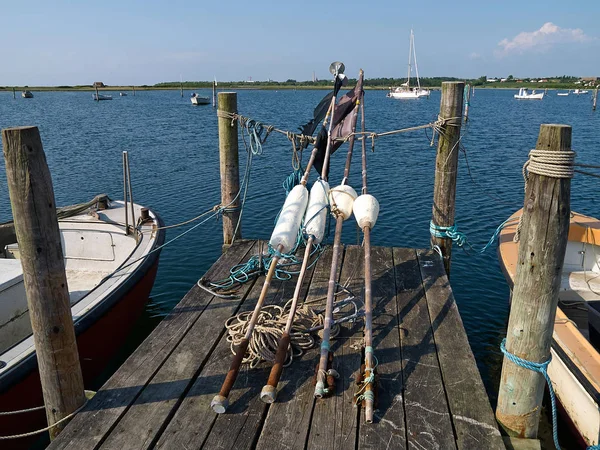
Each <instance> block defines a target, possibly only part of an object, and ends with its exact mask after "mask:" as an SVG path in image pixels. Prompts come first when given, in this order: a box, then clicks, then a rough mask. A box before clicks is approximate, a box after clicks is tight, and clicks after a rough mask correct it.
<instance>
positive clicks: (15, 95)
mask: <svg viewBox="0 0 600 450" xmlns="http://www.w3.org/2000/svg"><path fill="white" fill-rule="evenodd" d="M16 98H17V94H15V88H14V87H13V99H16Z"/></svg>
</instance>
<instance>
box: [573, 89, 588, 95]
mask: <svg viewBox="0 0 600 450" xmlns="http://www.w3.org/2000/svg"><path fill="white" fill-rule="evenodd" d="M588 92H589V91H586V90H585V89H575V90H574V91H573V94H575V95H583V94H587V93H588Z"/></svg>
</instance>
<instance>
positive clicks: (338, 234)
mask: <svg viewBox="0 0 600 450" xmlns="http://www.w3.org/2000/svg"><path fill="white" fill-rule="evenodd" d="M362 80H363V71H362V70H361V71H360V72H359V77H358V82H357V86H358V85H360V91H361V92H362ZM359 105H360V95H359V96H358V98H357V99H356V100H355V106H354V111H353V114H354V115H353V117H352V124H351V128H352V135H351V137H350V142H349V143H348V155H347V157H346V165H345V167H344V178H343V181H342V184H341V185H339V186H337V187H335V188H333V189H331V190H330V191H329V199H330V204H331V213H332V214H333V215H334V216H335V218H336V224H335V235H334V239H333V256H332V260H331V271H330V273H329V284H328V288H327V302H326V304H325V319H324V327H323V334H322V341H321V355H320V358H319V367H318V370H317V382H316V385H315V393H314V395H315V397H317V398H322V397H323V396H325V395H327V394H330V393H332V391H333V389H334V386H332V382H333V377H329V376H328V375H329V373H328V371H329V369H328V365H330V364H331V357H330V355H331V351H330V342H329V341H330V337H331V327H332V325H333V303H334V298H335V288H336V276H337V270H338V266H339V254H340V243H341V240H342V227H343V225H344V221H345V220H347V219H348V218H350V216H351V215H352V205H353V203H354V199H355V198H356V196H357V195H356V191H355V190H354V189H352V187H351V186H349V185H347V184H345V183H346V182H347V180H348V176H349V174H350V163H351V161H352V153H353V149H354V141H355V140H354V131H355V130H356V120H357V117H358V114H357V111H358V107H359ZM328 143H329V141H328ZM329 153H330V146H329V145H328V148H327V150H326V152H325V154H326V158H325V163H324V169H325V168H326V165H327V164H329V156H330V155H329ZM323 172H324V173H327V172H326V171H325V170H324V171H323ZM326 384H327V386H326Z"/></svg>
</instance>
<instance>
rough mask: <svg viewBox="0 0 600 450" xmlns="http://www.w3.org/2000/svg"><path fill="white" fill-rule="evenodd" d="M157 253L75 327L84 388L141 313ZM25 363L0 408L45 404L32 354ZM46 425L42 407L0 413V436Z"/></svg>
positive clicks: (5, 389)
mask: <svg viewBox="0 0 600 450" xmlns="http://www.w3.org/2000/svg"><path fill="white" fill-rule="evenodd" d="M158 253H159V252H156V253H153V254H152V255H150V256H149V257H148V259H150V258H152V261H150V262H149V264H148V265H147V268H146V270H145V271H143V273H141V274H140V276H138V277H137V279H136V280H133V279H132V280H131V282H130V283H129V286H125V287H126V288H128V289H125V290H126V292H122V291H121V292H118V291H115V292H114V293H112V295H111V296H109V297H107V298H106V299H105V300H104V301H105V302H107V303H112V304H113V306H112V307H110V309H109V310H108V311H105V312H104V314H102V315H101V316H100V317H97V318H96V320H95V321H94V322H93V323H91V324H90V325H89V327H88V328H87V329H85V330H83V329H81V330H77V328H83V327H81V326H80V327H76V332H77V346H78V349H79V360H80V362H81V369H82V373H83V378H84V384H85V387H86V389H87V388H90V387H92V386H93V384H92V383H93V382H94V380H95V379H96V378H97V377H98V376H99V375H100V374H101V373H102V371H103V370H104V369H105V368H106V365H107V364H108V362H109V361H110V360H111V358H112V357H113V356H114V355H115V354H116V352H117V351H118V350H119V348H120V347H121V346H122V345H123V342H124V341H125V339H126V338H127V336H128V335H129V333H130V331H131V329H132V326H133V325H134V324H135V322H136V321H137V319H138V318H139V316H140V315H141V313H142V311H143V309H144V305H145V304H146V302H147V300H148V296H149V295H150V291H151V290H152V286H153V284H154V280H155V278H156V272H157V269H158ZM132 278H133V277H132ZM84 325H85V324H84ZM107 331H108V332H107ZM25 365H26V366H28V367H23V368H22V370H20V373H19V377H18V379H16V380H14V382H13V383H11V385H10V386H1V389H2V392H0V410H2V411H15V410H20V409H25V408H32V407H36V406H40V405H43V404H44V399H43V396H42V387H41V383H40V376H39V372H38V369H37V361H36V359H35V355H33V358H32V360H31V361H27V363H25ZM45 426H47V422H46V413H45V411H44V410H40V411H35V412H31V413H24V414H19V415H10V416H0V436H6V435H13V434H19V433H26V432H29V431H32V430H35V429H40V428H44V427H45ZM38 438H39V435H38V436H36V437H31V438H24V439H15V440H11V441H8V442H10V448H11V449H12V448H14V449H20V448H27V447H28V446H30V445H31V444H32V442H35V440H36V439H38Z"/></svg>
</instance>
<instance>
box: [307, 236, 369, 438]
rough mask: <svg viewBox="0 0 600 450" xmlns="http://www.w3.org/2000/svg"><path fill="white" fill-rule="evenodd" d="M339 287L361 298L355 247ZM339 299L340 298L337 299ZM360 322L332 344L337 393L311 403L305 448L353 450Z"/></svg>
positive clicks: (347, 253)
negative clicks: (337, 376) (310, 416)
mask: <svg viewBox="0 0 600 450" xmlns="http://www.w3.org/2000/svg"><path fill="white" fill-rule="evenodd" d="M345 250H346V251H345V254H344V259H343V263H342V269H341V272H340V281H339V282H340V284H342V285H347V287H348V289H349V290H350V291H351V292H353V293H354V294H355V295H356V296H357V297H360V296H362V289H363V287H364V286H363V284H364V282H363V279H364V278H363V270H362V268H363V259H362V251H361V248H360V247H359V246H357V245H352V246H347V247H346V249H345ZM339 297H340V298H339V299H338V300H342V299H343V296H339ZM362 326H363V324H362V321H357V322H356V323H354V324H350V325H349V326H348V325H345V326H342V327H341V331H340V335H339V336H338V337H337V338H336V339H335V340H334V341H333V343H332V346H331V350H332V352H333V353H334V355H335V356H334V360H333V368H334V369H335V370H336V371H337V372H338V373H339V374H340V378H338V379H337V386H336V392H335V394H334V395H333V396H331V397H326V398H322V399H316V400H315V401H314V408H313V415H312V420H311V426H310V432H309V435H308V445H307V446H308V448H310V449H332V448H333V449H354V448H355V447H356V429H357V423H358V410H357V409H356V408H355V407H354V387H355V383H354V377H355V372H356V371H357V370H358V369H359V368H360V359H361V351H360V349H361V345H362V333H361V330H362Z"/></svg>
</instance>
